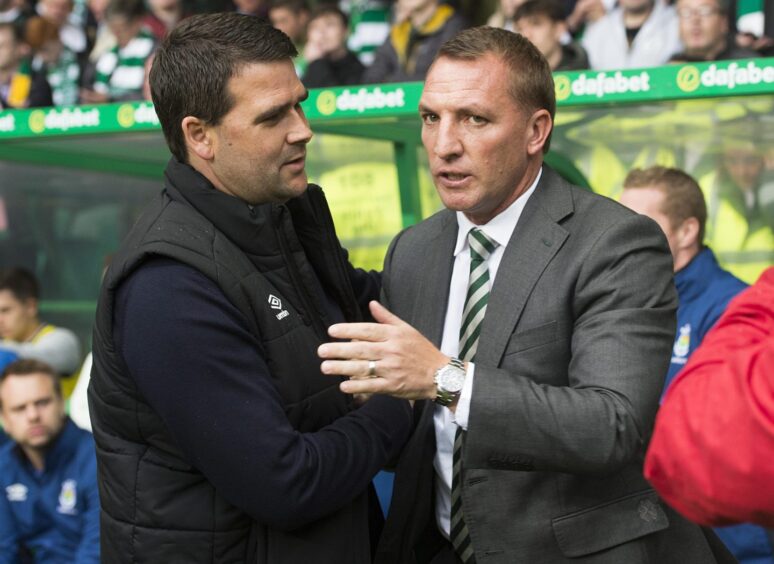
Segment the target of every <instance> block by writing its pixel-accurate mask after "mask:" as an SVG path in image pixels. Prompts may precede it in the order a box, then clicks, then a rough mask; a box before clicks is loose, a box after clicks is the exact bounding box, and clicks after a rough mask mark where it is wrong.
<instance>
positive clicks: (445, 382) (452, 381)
mask: <svg viewBox="0 0 774 564" xmlns="http://www.w3.org/2000/svg"><path fill="white" fill-rule="evenodd" d="M464 383H465V371H464V370H460V369H459V368H457V367H456V366H451V365H446V366H444V367H443V368H441V370H440V372H439V373H438V386H439V387H441V388H442V389H443V390H444V391H446V392H450V393H453V394H456V393H458V392H460V391H461V390H462V385H463V384H464Z"/></svg>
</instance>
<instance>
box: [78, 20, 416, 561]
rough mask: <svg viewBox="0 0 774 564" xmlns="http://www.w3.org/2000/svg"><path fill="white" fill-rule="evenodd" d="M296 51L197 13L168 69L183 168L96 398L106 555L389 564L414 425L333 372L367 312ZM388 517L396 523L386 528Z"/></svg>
mask: <svg viewBox="0 0 774 564" xmlns="http://www.w3.org/2000/svg"><path fill="white" fill-rule="evenodd" d="M295 55H296V50H295V48H294V47H293V45H292V43H291V42H290V40H289V39H288V37H287V36H285V35H284V34H283V33H281V32H279V31H277V30H275V29H273V28H271V27H270V26H268V25H266V24H264V23H261V22H260V20H259V19H257V18H252V17H249V16H243V15H239V14H233V13H232V14H217V15H205V16H195V17H192V18H189V19H187V20H185V21H184V22H183V23H182V24H181V25H180V26H179V27H177V28H176V29H175V30H174V31H173V32H172V33H171V34H170V35H169V37H168V38H167V39H166V40H165V41H164V43H163V44H162V45H161V47H160V49H159V51H158V52H157V54H156V58H155V62H154V64H153V68H152V70H151V73H150V86H151V91H152V95H153V102H154V104H155V107H156V112H157V114H158V116H159V120H160V122H161V124H162V128H163V130H164V135H165V137H166V140H167V143H168V145H169V148H170V150H171V152H172V155H173V157H172V159H171V160H170V162H169V165H168V166H167V169H166V172H165V186H164V191H163V192H162V193H161V194H160V196H159V197H158V198H157V199H156V200H155V201H153V202H152V203H151V204H150V205H149V207H148V208H147V209H146V210H145V212H144V213H143V215H142V216H141V218H140V219H139V220H138V222H137V224H136V225H135V227H134V228H133V230H132V231H131V233H130V234H129V236H128V237H127V239H126V240H125V242H124V244H123V246H122V248H121V249H120V251H119V252H118V253H117V255H116V256H115V259H114V261H113V263H112V265H111V267H110V270H109V271H108V273H107V275H106V278H105V281H104V284H103V288H102V294H101V296H100V302H99V307H98V311H97V321H96V326H95V331H94V343H93V346H94V369H93V372H92V381H91V385H90V388H89V404H90V409H91V414H92V422H93V427H94V436H95V439H96V442H97V453H98V460H99V481H100V496H101V504H102V515H101V527H102V555H103V559H104V561H105V562H111V563H122V562H165V563H173V562H185V563H213V564H214V563H218V564H221V563H232V562H233V563H244V562H260V563H276V564H292V563H296V562H298V563H303V564H310V563H312V562H314V563H318V564H319V563H334V562H335V563H336V564H341V563H352V564H362V563H363V562H368V561H370V558H371V553H372V547H373V545H374V535H376V534H378V523H376V522H375V520H374V518H373V515H374V508H375V506H374V501H375V496H374V495H373V491H372V488H371V487H370V485H369V484H370V481H371V479H372V478H373V476H374V475H375V474H376V473H377V472H378V471H379V469H380V468H382V467H383V466H384V464H385V463H386V462H387V461H388V460H389V459H391V458H392V457H394V456H395V455H396V454H397V453H398V452H399V449H400V447H401V446H402V444H403V442H404V441H405V439H406V437H407V436H408V433H409V430H410V426H411V414H410V409H409V406H408V404H407V403H406V402H404V401H399V400H395V399H390V398H387V397H374V398H372V399H370V400H369V401H367V402H366V403H365V404H363V405H362V407H359V408H358V407H357V406H355V405H354V404H353V403H352V401H351V400H350V399H349V398H348V397H347V396H345V395H344V394H342V393H341V392H340V391H339V389H338V383H339V380H340V379H337V378H331V377H330V376H323V375H322V374H321V373H320V362H319V360H318V358H317V355H316V348H317V346H318V345H320V344H321V343H323V342H325V341H326V340H327V339H326V329H327V327H328V326H329V325H331V324H333V323H336V322H339V321H342V320H348V321H355V320H360V319H363V316H364V314H363V312H365V311H367V308H366V304H367V303H368V300H369V299H374V298H376V297H377V294H378V289H379V278H378V276H377V275H375V274H373V273H370V274H369V273H365V272H363V271H359V270H356V269H355V268H353V267H352V266H351V265H350V264H349V262H348V261H347V254H346V252H345V251H344V250H343V249H342V248H341V246H340V244H339V242H338V239H337V238H336V235H335V232H334V229H333V223H332V220H331V216H330V212H329V210H328V206H327V204H326V202H325V197H324V195H323V193H322V190H321V189H320V188H319V187H317V186H313V185H308V184H307V177H306V173H305V171H304V164H305V155H306V144H307V143H308V142H309V140H310V138H311V136H312V132H311V131H310V129H309V124H308V122H307V121H306V118H305V117H304V113H303V111H302V109H301V106H300V104H301V102H302V101H303V100H304V99H305V98H306V96H307V92H306V90H305V88H304V87H303V85H302V84H301V82H300V81H299V80H298V78H297V77H296V74H295V71H294V68H293V62H292V57H293V56H295ZM374 525H377V527H375V526H374Z"/></svg>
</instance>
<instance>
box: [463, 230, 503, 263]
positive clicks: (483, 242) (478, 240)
mask: <svg viewBox="0 0 774 564" xmlns="http://www.w3.org/2000/svg"><path fill="white" fill-rule="evenodd" d="M468 245H470V260H472V261H484V260H486V259H488V258H489V255H491V254H492V253H493V252H494V250H495V249H496V248H497V242H496V241H493V240H492V239H490V238H489V237H487V235H486V233H484V232H483V231H481V230H480V229H479V228H478V227H474V228H473V229H471V230H470V231H468Z"/></svg>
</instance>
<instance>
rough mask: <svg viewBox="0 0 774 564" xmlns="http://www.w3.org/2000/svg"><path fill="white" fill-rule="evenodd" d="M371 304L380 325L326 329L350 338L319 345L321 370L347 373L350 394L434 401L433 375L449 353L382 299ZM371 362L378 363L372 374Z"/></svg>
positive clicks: (344, 388)
mask: <svg viewBox="0 0 774 564" xmlns="http://www.w3.org/2000/svg"><path fill="white" fill-rule="evenodd" d="M368 305H369V308H370V310H371V315H373V317H374V319H375V320H376V321H378V323H339V324H337V325H332V326H331V327H330V329H328V334H329V335H330V336H331V337H334V338H336V339H351V341H349V342H340V343H338V342H337V343H326V344H324V345H321V346H320V348H319V349H318V350H317V354H318V355H319V356H320V358H322V359H323V360H324V362H323V363H322V365H321V370H322V372H323V374H331V375H334V374H335V375H341V376H349V377H350V380H347V381H345V382H342V383H341V385H340V387H341V391H342V392H345V393H347V394H389V395H391V396H395V397H399V398H404V399H435V382H434V381H433V375H434V374H435V371H436V370H438V369H439V368H440V367H441V366H444V365H445V364H448V362H449V357H448V356H446V355H445V354H443V353H442V352H441V351H439V350H438V349H437V348H435V346H434V345H433V344H432V343H431V342H430V341H428V340H427V339H425V337H423V336H422V335H421V334H420V333H419V331H417V330H416V329H414V328H413V327H412V326H411V325H409V324H408V323H406V322H404V321H403V320H401V319H400V318H399V317H397V316H395V315H393V314H392V313H390V312H389V311H388V310H387V309H386V308H385V307H384V306H382V305H381V304H379V302H375V301H372V302H371V303H370V304H368ZM329 359H333V360H329ZM369 361H374V364H373V365H372V366H373V371H372V372H373V374H371V375H369V369H370V368H369Z"/></svg>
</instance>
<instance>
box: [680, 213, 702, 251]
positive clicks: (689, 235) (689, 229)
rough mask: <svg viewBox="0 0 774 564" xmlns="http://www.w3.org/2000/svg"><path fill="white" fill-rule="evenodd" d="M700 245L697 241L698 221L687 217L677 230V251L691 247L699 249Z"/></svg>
mask: <svg viewBox="0 0 774 564" xmlns="http://www.w3.org/2000/svg"><path fill="white" fill-rule="evenodd" d="M701 243H702V242H701V241H699V220H698V219H696V218H695V217H689V218H688V219H686V220H685V221H683V223H682V225H680V227H678V229H677V246H678V249H681V250H682V249H691V248H693V247H696V248H697V249H698V248H699V247H701Z"/></svg>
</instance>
